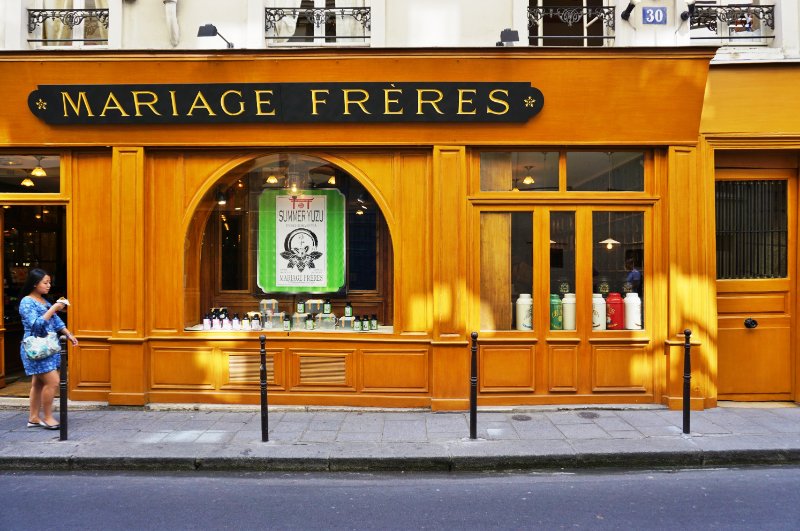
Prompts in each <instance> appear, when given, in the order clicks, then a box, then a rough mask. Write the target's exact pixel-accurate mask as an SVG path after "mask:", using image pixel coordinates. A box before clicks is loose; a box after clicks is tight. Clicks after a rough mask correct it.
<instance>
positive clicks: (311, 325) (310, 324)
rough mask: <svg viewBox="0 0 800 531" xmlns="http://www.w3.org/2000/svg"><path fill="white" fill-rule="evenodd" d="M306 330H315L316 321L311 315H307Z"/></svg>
mask: <svg viewBox="0 0 800 531" xmlns="http://www.w3.org/2000/svg"><path fill="white" fill-rule="evenodd" d="M306 330H314V320H313V319H312V318H311V314H310V313H308V314H306Z"/></svg>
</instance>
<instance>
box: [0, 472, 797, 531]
mask: <svg viewBox="0 0 800 531" xmlns="http://www.w3.org/2000/svg"><path fill="white" fill-rule="evenodd" d="M0 493H2V503H1V504H0V509H1V510H0V529H2V530H17V529H81V530H87V529H102V530H104V531H105V530H117V529H137V530H139V529H158V530H177V529H204V530H207V529H237V530H240V529H381V530H386V529H533V528H537V529H566V528H573V529H574V528H592V529H681V528H684V529H689V528H691V529H725V530H730V529H748V530H751V529H770V530H771V531H774V530H779V529H798V527H800V524H799V523H800V468H798V467H772V468H744V469H715V470H679V471H650V472H641V471H639V472H626V473H623V472H578V473H570V472H565V473H552V472H547V473H530V472H526V473H516V474H515V473H505V474H496V473H495V474H402V473H385V474H378V473H376V474H350V473H340V474H337V473H322V474H312V473H305V474H279V473H240V474H229V473H226V474H222V473H220V474H203V473H179V474H178V473H163V474H144V473H119V472H114V473H112V472H108V473H105V472H101V473H66V472H65V473H38V472H37V473H34V472H30V473H25V472H5V473H0Z"/></svg>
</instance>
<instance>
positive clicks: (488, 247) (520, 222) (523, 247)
mask: <svg viewBox="0 0 800 531" xmlns="http://www.w3.org/2000/svg"><path fill="white" fill-rule="evenodd" d="M480 224H481V229H480V230H481V287H480V292H481V329H483V330H520V331H526V330H532V327H533V319H532V311H533V298H532V297H533V273H534V271H533V213H531V212H483V213H481V220H480Z"/></svg>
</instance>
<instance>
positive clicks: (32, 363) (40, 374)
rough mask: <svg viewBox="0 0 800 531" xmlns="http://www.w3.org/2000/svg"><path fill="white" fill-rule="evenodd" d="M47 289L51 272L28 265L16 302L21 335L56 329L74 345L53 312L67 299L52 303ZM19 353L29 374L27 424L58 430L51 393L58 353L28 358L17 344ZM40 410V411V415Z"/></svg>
mask: <svg viewBox="0 0 800 531" xmlns="http://www.w3.org/2000/svg"><path fill="white" fill-rule="evenodd" d="M49 292H50V275H48V274H47V272H46V271H44V270H42V269H38V268H37V269H31V270H30V272H28V277H27V278H26V279H25V284H24V285H23V286H22V291H21V292H20V296H21V297H22V300H21V301H20V303H19V315H20V317H21V318H22V326H23V327H24V330H25V333H24V334H23V336H22V339H25V338H26V337H28V336H31V335H36V336H40V337H44V336H45V335H47V333H48V332H56V333H58V334H63V335H66V336H67V339H69V340H70V341H71V342H72V344H73V345H77V344H78V340H77V339H76V338H75V336H73V335H72V333H71V332H70V331H69V330H67V327H66V326H65V325H64V321H62V320H61V318H60V317H59V316H58V315H56V312H60V311H63V310H64V309H66V307H67V305H68V304H69V303H68V302H67V301H66V299H59V300H58V301H57V302H56V303H55V304H50V303H49V302H48V301H47V299H45V298H44V296H45V295H47V294H48V293H49ZM62 301H63V302H62ZM20 356H22V364H23V365H24V366H25V374H27V375H28V376H31V377H32V378H31V394H30V414H29V416H28V427H29V428H34V427H42V428H45V429H48V430H57V429H58V428H59V424H58V421H56V419H55V418H53V397H54V396H55V394H56V389H57V388H58V380H59V378H58V368H59V366H60V365H61V354H60V353H58V354H54V355H53V356H50V357H48V358H44V359H41V360H31V359H29V358H28V356H26V355H25V351H24V350H23V348H22V346H20ZM40 412H41V413H43V415H40Z"/></svg>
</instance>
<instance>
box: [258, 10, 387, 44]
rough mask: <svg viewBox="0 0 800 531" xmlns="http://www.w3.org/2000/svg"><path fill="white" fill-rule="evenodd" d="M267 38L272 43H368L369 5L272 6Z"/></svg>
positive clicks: (266, 13) (370, 13)
mask: <svg viewBox="0 0 800 531" xmlns="http://www.w3.org/2000/svg"><path fill="white" fill-rule="evenodd" d="M265 15H266V16H265V20H264V31H265V33H266V36H265V38H266V39H267V41H268V42H269V43H270V44H271V45H276V46H277V45H287V44H288V45H295V44H309V43H310V44H312V45H313V44H314V43H317V42H321V43H335V44H337V45H341V44H356V45H358V44H368V43H369V40H370V30H371V24H372V9H371V8H369V7H332V8H325V7H313V8H299V7H272V8H266V9H265Z"/></svg>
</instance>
